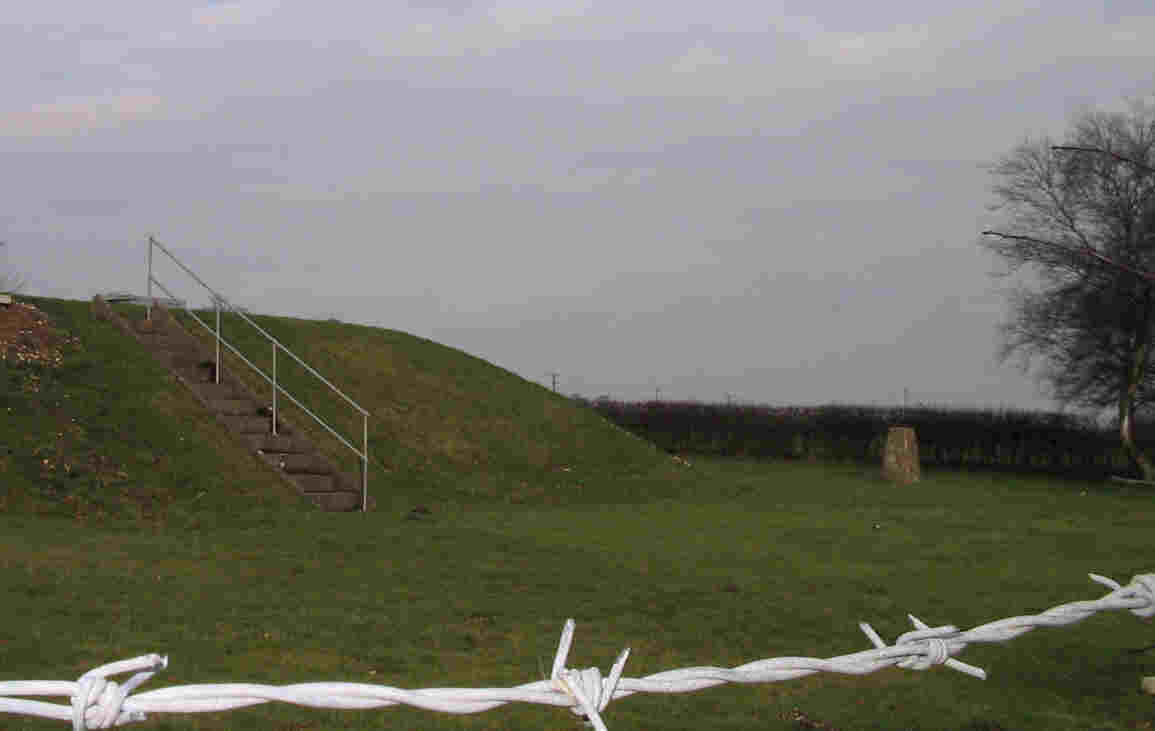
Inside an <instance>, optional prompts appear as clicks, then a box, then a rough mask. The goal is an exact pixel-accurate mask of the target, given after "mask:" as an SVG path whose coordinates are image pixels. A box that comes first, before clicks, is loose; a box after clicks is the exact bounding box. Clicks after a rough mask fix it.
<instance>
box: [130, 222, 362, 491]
mask: <svg viewBox="0 0 1155 731" xmlns="http://www.w3.org/2000/svg"><path fill="white" fill-rule="evenodd" d="M154 246H156V247H159V248H160V250H161V251H163V252H164V253H165V254H168V256H169V258H170V259H172V260H173V262H174V263H175V264H176V265H177V266H179V267H180V268H181V269H183V270H184V271H185V273H187V274H188V275H189V276H190V277H192V278H193V279H195V280H196V281H197V283H198V284H200V285H201V286H202V287H204V288H205V289H206V290H208V291H209V292H210V293H211V294H212V300H213V310H214V311H215V312H216V329H215V330H214V329H213V328H212V327H210V326H209V325H208V324H206V323H205V322H204V321H203V320H201V319H200V318H199V317H197V315H196V313H195V312H193V310H192V308H190V307H189V306H188V305H187V304H182V305H181V309H183V310H184V311H185V312H187V313H188V314H189V316H190V317H192V318H193V319H194V320H196V321H197V322H198V323H200V325H201V327H203V328H205V329H206V330H208V331H209V332H212V333H213V334H214V336H215V338H216V344H217V350H216V361H215V368H214V369H213V370H214V373H215V378H216V382H217V383H220V374H221V356H220V346H221V344H224V346H225V347H226V348H228V349H229V350H231V351H233V353H234V354H236V356H237V357H238V358H240V359H241V360H243V361H244V362H245V363H246V364H247V365H248V366H249V367H250V368H252V369H253V370H254V371H256V372H257V373H259V374H260V375H261V376H262V377H263V378H264V379H265V380H266V381H268V382H269V383H270V384H271V385H272V387H273V416H272V433H273V434H274V435H276V433H277V393H278V392H280V393H282V394H284V395H285V396H287V397H288V398H289V400H291V401H292V402H293V403H294V404H296V405H297V406H298V407H300V408H301V410H302V411H304V412H305V413H306V414H308V415H309V416H311V417H313V420H314V421H316V422H317V423H318V424H320V425H321V426H323V427H325V429H327V430H328V431H329V433H330V434H332V435H333V436H334V437H336V438H337V439H338V440H339V441H340V442H341V443H342V444H344V445H345V446H346V447H348V448H349V449H351V450H353V453H354V454H356V455H357V456H358V457H360V458H361V511H362V512H365V511H367V510H368V509H369V507H368V501H369V412H368V411H366V410H365V409H364V408H362V407H361V405H360V404H358V403H357V402H356V401H354V400H353V399H351V398H349V397H348V396H347V395H345V393H344V392H343V391H341V389H339V388H337V387H336V386H334V385H333V384H332V383H330V382H329V379H327V378H325V377H324V376H322V375H321V374H320V373H318V372H317V371H316V370H315V369H314V368H313V367H312V366H310V365H309V364H308V363H306V362H305V361H303V360H301V359H300V358H299V357H297V354H296V353H294V352H293V351H291V350H289V349H288V348H287V347H285V345H284V344H283V343H281V341H279V340H277V339H276V338H275V337H273V336H272V335H270V334H269V333H267V332H265V330H264V328H262V327H261V326H260V325H258V324H257V323H255V322H253V321H252V320H250V319H249V318H248V316H246V315H245V313H244V312H242V311H241V310H240V309H239V308H238V307H236V306H235V305H233V304H232V303H231V302H229V301H228V299H226V298H225V297H224V296H223V295H221V294H220V293H219V292H217V291H216V290H214V289H213V288H212V287H210V286H209V285H207V284H205V282H204V280H202V279H201V278H200V277H198V276H197V275H196V273H195V272H193V271H192V270H191V269H189V268H188V267H187V266H185V265H184V263H183V262H181V261H180V259H177V258H176V255H175V254H173V253H172V252H171V251H169V250H168V249H167V248H165V246H164V245H163V244H161V243H160V242H159V241H157V240H156V239H155V238H153V237H152V236H149V237H148V300H147V302H148V304H147V306H146V311H145V313H146V317H147V318H148V319H150V320H151V319H152V307H153V304H154V303H155V302H156V298H155V297H153V296H152V285H153V284H155V285H156V286H158V287H160V288H161V290H163V291H164V292H165V294H167V295H168V296H169V297H170V298H172V299H173V300H177V299H178V298H177V297H176V296H175V295H174V294H173V293H172V292H171V291H169V289H168V288H167V287H165V286H164V285H163V284H162V283H161V282H160V280H158V279H157V278H156V277H154V276H153V273H152V249H153V247H154ZM221 305H224V306H225V307H227V308H228V309H229V310H230V311H231V312H233V313H234V314H237V315H239V316H240V317H241V318H242V319H243V320H244V321H245V322H247V323H248V324H249V325H251V326H253V327H254V328H256V330H257V331H258V332H259V333H261V334H262V335H264V336H265V338H266V339H267V340H269V341H271V342H272V344H273V375H272V376H271V377H270V376H269V375H268V374H266V373H265V372H264V371H262V370H261V369H260V368H258V367H257V366H256V365H255V364H254V363H253V362H252V361H250V360H249V359H248V358H246V357H245V356H244V354H243V353H241V352H240V351H239V350H237V349H236V348H235V347H233V344H232V343H230V342H228V341H227V340H225V339H223V338H222V337H221V311H220V307H221ZM278 348H279V349H281V350H283V351H285V353H287V354H288V355H289V356H291V357H292V358H293V360H295V361H297V363H299V364H300V365H302V366H304V367H305V369H306V370H308V371H309V372H310V373H312V374H313V375H314V376H316V377H317V378H319V379H320V380H321V382H322V383H324V384H325V385H326V386H328V387H329V388H330V389H332V390H333V391H335V392H336V393H337V394H338V395H340V396H341V397H342V398H344V399H345V400H346V401H347V402H349V404H350V405H351V406H352V407H353V408H355V409H357V411H359V412H360V413H361V424H362V431H361V443H362V448H361V450H358V449H357V448H356V447H354V446H353V445H352V444H350V443H349V441H348V440H346V439H345V438H344V437H343V436H341V435H340V434H338V433H337V432H336V431H335V430H334V429H333V427H331V426H329V425H328V424H326V423H325V421H324V420H323V419H321V417H319V416H317V415H316V414H314V413H313V412H312V411H311V410H310V409H309V408H308V407H307V406H305V405H304V404H302V403H301V402H300V401H298V400H297V399H296V398H295V397H294V396H293V394H291V393H289V392H288V391H286V390H285V388H284V387H283V386H281V385H280V384H279V383H277V349H278Z"/></svg>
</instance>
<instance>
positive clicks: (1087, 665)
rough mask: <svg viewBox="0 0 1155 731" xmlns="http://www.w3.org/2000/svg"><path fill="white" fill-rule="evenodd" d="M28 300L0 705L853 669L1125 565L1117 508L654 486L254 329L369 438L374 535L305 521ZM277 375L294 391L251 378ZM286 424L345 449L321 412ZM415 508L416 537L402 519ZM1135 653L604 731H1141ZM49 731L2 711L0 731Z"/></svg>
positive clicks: (477, 374) (750, 476)
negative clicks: (32, 326) (269, 689)
mask: <svg viewBox="0 0 1155 731" xmlns="http://www.w3.org/2000/svg"><path fill="white" fill-rule="evenodd" d="M27 299H28V300H29V301H31V302H33V303H35V304H36V305H37V306H38V307H40V308H41V309H42V310H43V312H44V313H45V314H46V315H48V316H50V317H51V319H52V321H53V323H52V325H53V326H52V327H41V328H39V329H38V331H37V334H36V336H35V337H30V336H28V335H27V334H26V333H23V332H21V331H20V330H18V329H13V328H8V329H7V330H6V329H5V327H4V323H3V322H2V321H0V354H3V356H4V358H3V359H2V360H0V384H3V385H2V387H0V417H2V418H0V536H3V537H4V540H3V541H0V546H2V547H3V549H2V550H0V586H2V587H4V588H3V593H2V595H3V601H0V657H3V665H4V670H3V673H0V680H28V679H43V678H48V679H54V680H65V679H75V678H78V677H79V676H80V675H81V674H82V673H85V672H87V671H89V670H91V669H92V668H95V667H97V666H100V665H104V664H105V663H109V662H113V661H116V660H122V659H126V658H133V657H138V656H140V655H143V654H146V653H152V652H157V653H160V654H164V655H169V656H170V664H169V666H168V668H166V669H165V670H164V671H162V672H161V673H158V675H157V676H156V677H155V678H153V679H152V680H151V681H150V682H149V683H148V684H147V685H145V686H143V687H142V688H140V689H139V690H138V692H141V691H144V692H147V691H149V690H154V689H160V688H167V687H172V686H177V685H186V684H194V685H200V684H205V683H267V684H270V685H274V686H284V685H289V684H294V683H309V682H362V683H371V684H379V685H386V686H394V687H400V688H409V689H416V688H429V687H463V688H490V687H511V686H514V685H518V684H521V683H526V682H530V681H533V680H538V679H542V678H543V677H546V675H547V673H548V672H549V668H550V666H551V661H552V657H553V653H554V651H555V649H556V647H557V640H558V632H559V631H560V629H561V626H562V622H563V621H564V619H565V618H566V617H574V618H575V619H576V620H577V622H578V632H577V636H576V642H575V644H574V649H573V652H572V653H571V655H570V660H569V663H568V664H569V667H571V668H585V667H590V666H597V667H599V668H601V669H602V671H603V672H606V671H608V669H609V664H610V662H612V659H613V658H614V657H615V656H616V655H617V653H618V652H619V651H620V650H621V648H623V647H630V648H631V649H632V653H631V655H630V658H629V662H628V664H627V666H626V676H627V677H634V678H637V677H643V676H646V675H649V674H651V673H657V672H661V671H666V670H671V669H674V668H686V667H699V666H703V665H708V666H718V667H733V666H737V665H741V664H744V663H748V662H750V661H753V660H757V659H761V658H772V657H817V658H827V657H833V656H838V655H843V654H846V653H851V652H859V651H861V650H863V649H866V647H867V646H868V643H867V641H866V639H865V638H864V637H863V635H862V634H861V632H860V631H859V629H858V627H857V625H856V623H857V622H858V621H869V622H870V623H871V625H872V626H873V627H874V629H875V630H877V631H878V633H879V634H880V635H881V636H882V637H884V638H886V639H887V641H893V638H895V637H898V636H899V635H901V634H902V633H904V632H906V631H908V630H910V629H911V625H910V623H909V620H908V619H907V612H913V613H914V615H915V616H918V617H920V618H921V619H924V620H926V621H927V622H928V623H929V624H931V625H932V626H941V625H944V624H946V623H947V622H950V623H951V624H954V625H956V626H959V627H961V628H970V627H974V626H976V625H979V624H982V623H985V622H989V621H991V620H995V619H1000V618H1004V617H1011V616H1020V615H1024V614H1033V613H1036V612H1038V611H1041V610H1043V609H1046V608H1048V607H1052V606H1055V605H1057V604H1060V603H1064V602H1069V601H1075V600H1083V599H1095V598H1098V597H1100V596H1102V595H1103V594H1104V593H1105V591H1104V590H1103V588H1102V587H1099V586H1097V585H1094V584H1090V583H1089V582H1088V581H1087V578H1086V577H1087V573H1089V572H1096V573H1101V574H1106V575H1108V576H1112V577H1113V578H1116V579H1119V580H1121V581H1124V582H1125V581H1127V580H1128V578H1129V577H1130V576H1133V575H1135V574H1138V573H1146V572H1150V571H1151V570H1153V568H1155V567H1152V566H1151V562H1150V550H1149V548H1150V536H1151V530H1152V527H1153V525H1155V512H1153V511H1152V510H1151V500H1150V492H1149V491H1147V490H1143V489H1137V488H1134V487H1132V486H1126V485H1123V486H1120V485H1117V484H1115V483H1104V482H1095V483H1092V482H1086V483H1081V484H1080V483H1077V482H1074V481H1063V482H1058V481H1054V480H1046V479H1041V478H1038V477H1023V476H1013V475H1004V476H996V475H974V474H963V473H949V472H944V471H937V472H936V473H933V474H930V475H927V476H925V477H924V479H923V481H922V482H920V483H918V484H917V485H914V486H907V487H896V486H895V485H892V484H890V483H888V482H887V481H885V480H882V479H881V478H880V477H879V475H878V468H877V466H873V467H871V468H869V469H865V468H863V467H862V466H861V465H849V464H841V465H840V464H833V463H822V462H816V463H814V464H810V463H805V462H777V463H773V462H754V461H748V460H740V459H731V460H719V459H708V458H704V459H697V458H695V459H693V460H692V463H693V464H692V465H689V464H686V463H684V462H678V463H676V462H674V460H672V459H669V458H667V457H665V456H664V455H663V454H662V453H660V452H659V451H657V450H656V449H654V448H652V447H650V446H648V445H647V444H646V443H644V442H641V441H640V440H637V439H635V438H633V437H630V436H628V435H626V434H624V433H623V432H621V431H620V430H618V429H616V428H615V427H612V426H610V425H609V424H608V423H606V422H604V421H602V420H601V419H600V418H598V417H597V416H595V415H593V414H592V413H590V412H588V411H584V410H582V409H581V408H577V407H575V406H573V405H571V404H570V403H569V402H568V401H567V400H566V399H564V398H561V397H558V396H556V395H555V394H553V393H551V392H549V391H547V390H546V389H544V388H541V387H539V386H537V385H534V384H531V383H526V382H525V381H523V380H521V379H519V378H517V377H516V376H513V375H511V374H509V373H506V372H504V371H501V370H500V369H498V368H494V367H493V366H491V365H489V364H486V363H484V362H482V361H480V360H477V359H475V358H471V357H469V356H467V355H464V354H462V353H459V352H457V351H454V350H452V349H450V348H445V347H442V346H439V345H436V344H434V343H430V342H428V341H425V340H420V339H418V338H413V337H410V336H408V335H404V334H402V333H395V332H391V331H387V330H376V329H373V328H363V327H357V326H351V325H340V324H335V323H328V322H325V323H317V322H308V321H301V320H292V319H289V318H275V317H262V318H260V319H259V321H260V322H261V325H262V327H267V328H268V329H269V330H271V331H272V332H273V333H274V334H275V335H276V336H277V337H279V338H282V339H283V341H284V342H285V343H286V344H287V345H289V346H290V347H293V348H294V349H299V350H300V351H301V352H302V353H303V354H304V355H305V356H306V357H307V358H309V360H310V361H312V362H314V364H315V365H316V366H317V367H318V368H320V369H321V371H322V372H323V373H325V374H326V375H328V376H330V377H331V378H332V379H333V380H334V381H335V382H337V383H339V384H341V385H342V386H343V387H347V390H348V392H349V394H350V395H351V396H352V397H354V398H356V399H358V400H360V401H362V403H364V404H365V405H366V407H367V408H369V410H370V411H371V412H372V413H373V415H374V418H373V419H372V420H371V421H370V437H371V445H370V450H371V454H372V455H373V456H374V460H375V463H379V464H377V466H375V467H374V469H373V473H372V478H373V479H372V482H371V483H370V490H371V494H373V495H376V496H377V497H378V506H379V510H378V512H376V513H369V514H366V515H362V514H360V513H323V512H320V511H317V510H315V509H312V508H311V507H309V506H308V505H307V503H305V502H304V501H303V500H302V499H300V498H298V497H297V496H296V494H295V493H293V492H292V491H291V490H290V489H288V488H286V487H285V486H284V485H283V484H282V483H281V482H280V481H279V480H277V479H276V478H275V477H274V476H273V475H272V474H271V473H270V472H268V471H267V469H266V468H265V467H264V466H263V465H261V464H259V463H258V462H257V460H256V458H255V456H254V455H252V454H249V453H248V452H247V451H246V450H245V449H243V448H241V447H239V446H237V445H236V444H235V443H234V442H233V441H232V439H231V437H229V436H228V435H227V433H226V432H224V431H223V430H222V429H220V428H219V427H218V426H217V425H216V423H215V422H211V421H205V420H203V419H202V418H201V412H200V408H199V406H198V404H197V402H195V401H194V400H193V398H192V397H191V396H190V395H189V394H187V393H186V392H185V391H184V390H183V387H181V386H180V385H179V384H177V383H174V382H173V381H171V380H169V377H168V376H167V374H166V372H165V371H164V370H163V369H162V368H161V367H159V366H157V365H155V364H154V363H153V361H152V360H151V358H149V357H148V354H147V353H145V352H143V351H142V350H141V348H140V347H139V346H138V345H137V344H136V342H135V341H134V340H131V339H130V338H128V337H126V336H124V335H123V334H121V333H120V332H119V331H118V330H117V329H116V328H115V327H114V326H112V325H111V324H109V323H107V322H102V321H97V320H95V319H93V318H92V317H91V315H90V314H89V305H88V303H86V302H70V301H64V300H48V299H40V298H27ZM26 314H27V313H26ZM230 325H231V326H235V325H236V323H235V322H234V323H228V322H227V323H226V327H228V326H230ZM234 335H235V337H236V338H237V339H238V340H239V339H241V338H242V337H244V336H242V335H241V334H240V333H239V332H238V333H234V334H230V335H229V337H230V338H233V337H234ZM9 337H11V338H12V341H11V342H8V340H7V339H8V338H9ZM26 340H27V341H28V342H25V341H26ZM258 355H259V354H256V353H254V357H257V356H258ZM267 357H268V358H269V359H270V360H271V353H270V354H269V355H268V356H267ZM282 370H283V371H284V372H283V375H284V376H285V378H288V379H291V378H294V377H299V376H301V375H302V374H297V376H294V375H293V372H292V371H293V369H291V368H284V369H282V364H281V362H280V359H279V360H278V374H279V375H282ZM258 393H260V391H259V390H258ZM305 396H306V402H307V403H310V404H311V405H316V406H317V408H318V409H319V410H321V411H322V412H323V413H325V414H326V415H331V416H332V418H333V419H334V420H335V421H336V422H337V426H338V427H339V428H341V429H342V430H344V431H346V433H349V432H352V433H353V434H354V435H359V432H357V431H356V430H357V429H358V428H359V427H360V424H359V422H358V421H357V419H355V418H353V416H352V413H351V410H346V409H344V408H343V407H342V406H341V405H340V402H339V401H336V400H332V399H327V398H320V396H321V393H320V392H319V391H318V393H316V394H312V393H307V392H306V393H305ZM312 396H317V397H318V398H317V399H313V398H311V397H312ZM315 400H316V401H319V402H320V403H318V404H313V402H314V401H315ZM343 411H344V412H345V415H344V416H342V412H343ZM342 418H343V419H345V421H344V422H342V421H340V419H342ZM302 426H303V423H302ZM335 451H344V448H343V447H340V445H337V449H336V450H335ZM349 464H351V462H349ZM417 501H420V502H422V503H424V504H426V505H428V506H429V507H430V508H431V511H430V512H429V513H428V514H420V515H419V516H418V517H416V518H414V519H409V518H412V517H413V516H412V515H411V514H410V513H409V508H411V507H413V505H414V503H415V502H417ZM623 506H625V507H628V509H622V508H623ZM1150 635H1151V633H1150V628H1149V627H1146V626H1144V625H1143V624H1142V623H1141V622H1138V621H1137V618H1136V617H1134V616H1131V615H1130V614H1128V613H1127V612H1122V611H1115V612H1111V613H1105V614H1102V615H1098V616H1095V617H1093V618H1089V619H1087V620H1086V621H1084V622H1081V623H1079V624H1078V625H1076V626H1073V627H1068V628H1054V629H1039V630H1037V631H1035V632H1031V633H1029V634H1027V635H1025V636H1022V637H1018V638H1015V639H1014V640H1013V641H1011V642H1010V643H1007V644H1006V645H1004V644H1001V643H996V644H989V645H986V644H978V645H973V646H971V647H970V648H968V649H967V650H966V651H965V653H964V654H963V656H962V658H961V659H962V660H964V661H965V662H968V663H971V664H974V665H977V666H979V667H983V668H985V669H987V670H988V671H989V672H990V673H991V679H990V680H988V681H986V682H981V681H977V680H975V679H973V678H968V677H963V676H960V675H959V674H958V673H954V672H948V671H947V670H946V669H945V668H935V669H933V670H931V671H928V672H917V671H910V670H904V669H900V668H890V669H885V670H881V671H879V672H877V673H873V674H870V675H864V676H855V675H849V676H847V675H834V674H827V673H820V674H816V675H812V676H809V677H805V678H797V679H794V680H790V681H784V682H780V683H771V684H756V685H743V686H729V687H717V688H711V689H706V690H702V691H700V692H696V693H688V694H684V695H673V696H666V695H657V694H637V695H634V696H631V697H629V698H625V699H620V700H616V701H614V702H613V703H612V704H611V705H610V706H609V708H608V709H607V711H606V713H605V716H606V717H607V720H608V723H609V727H610V728H613V729H619V730H621V731H624V730H625V729H646V728H654V727H657V726H660V727H661V728H664V729H687V731H688V730H689V729H703V728H705V729H732V728H759V729H779V730H781V731H790V730H791V729H798V728H803V727H805V728H817V729H831V728H839V729H878V728H920V729H951V730H952V731H953V730H956V729H957V730H959V731H977V730H978V729H987V730H991V729H1012V728H1013V729H1022V730H1023V731H1034V730H1036V729H1038V730H1040V731H1041V730H1042V729H1054V728H1087V729H1092V728H1094V729H1098V728H1120V729H1122V728H1150V727H1151V725H1152V723H1153V722H1155V717H1153V716H1152V713H1151V703H1150V699H1149V697H1148V696H1145V695H1143V694H1141V693H1139V692H1138V690H1137V688H1138V682H1139V679H1140V678H1141V677H1143V676H1147V675H1152V674H1155V660H1152V657H1153V655H1152V653H1151V652H1149V651H1144V650H1142V648H1144V647H1146V646H1148V645H1150V644H1151V636H1150ZM1136 650H1138V651H1136ZM127 677H128V676H127V675H119V676H116V677H115V678H114V679H115V680H116V681H117V682H119V683H123V682H124V681H125V680H126V679H127ZM41 700H43V701H47V702H51V703H54V704H58V705H59V704H66V703H67V702H68V700H67V698H61V697H59V696H56V697H44V698H41ZM63 723H64V725H67V722H66V721H65V722H63ZM145 723H146V725H147V726H142V728H143V727H148V728H156V729H161V730H163V731H177V730H178V729H182V730H183V729H192V730H198V731H227V730H229V729H235V728H256V729H282V730H285V731H287V730H288V729H294V730H297V731H304V730H305V729H308V730H310V731H314V730H316V731H319V730H320V729H350V730H353V729H356V730H357V731H369V730H370V729H374V730H376V729H385V728H387V729H390V730H391V731H397V730H409V729H412V730H414V731H416V730H417V729H421V731H428V730H429V729H435V730H444V731H459V730H461V729H516V730H519V731H520V730H524V731H531V730H532V731H536V730H537V729H542V728H554V727H558V728H575V729H577V728H582V726H581V725H580V722H579V721H578V720H577V719H576V718H575V717H572V716H571V714H570V713H569V711H568V710H566V709H564V708H549V707H542V706H529V705H524V704H516V703H515V704H511V705H509V706H503V707H501V708H497V709H493V710H491V711H488V712H486V713H481V714H477V715H476V716H457V715H451V714H446V713H434V712H430V711H423V710H417V709H412V708H407V707H388V708H380V709H368V710H330V709H317V708H309V707H303V706H294V705H290V704H286V703H268V704H264V705H256V706H250V707H247V708H240V709H235V710H232V711H223V712H211V713H178V714H167V713H156V714H150V717H149V719H148V720H147V721H146V722H145ZM61 726H62V721H57V720H48V719H33V718H31V717H26V716H23V715H12V714H6V713H4V712H0V727H3V728H20V729H28V730H29V731H39V730H40V729H44V731H48V730H49V729H58V728H61Z"/></svg>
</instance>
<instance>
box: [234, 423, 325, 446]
mask: <svg viewBox="0 0 1155 731" xmlns="http://www.w3.org/2000/svg"><path fill="white" fill-rule="evenodd" d="M265 423H266V424H268V421H266V422H265ZM244 436H245V438H246V439H248V441H249V444H251V445H252V447H253V449H254V450H260V451H262V452H274V453H278V454H309V453H311V452H312V451H313V445H312V444H311V443H310V442H309V440H308V439H298V438H296V437H293V436H289V435H287V434H284V433H283V430H282V433H281V434H277V435H276V436H274V435H272V434H244Z"/></svg>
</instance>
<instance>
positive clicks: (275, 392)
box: [273, 343, 277, 436]
mask: <svg viewBox="0 0 1155 731" xmlns="http://www.w3.org/2000/svg"><path fill="white" fill-rule="evenodd" d="M273 436H277V344H276V343H273Z"/></svg>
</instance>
